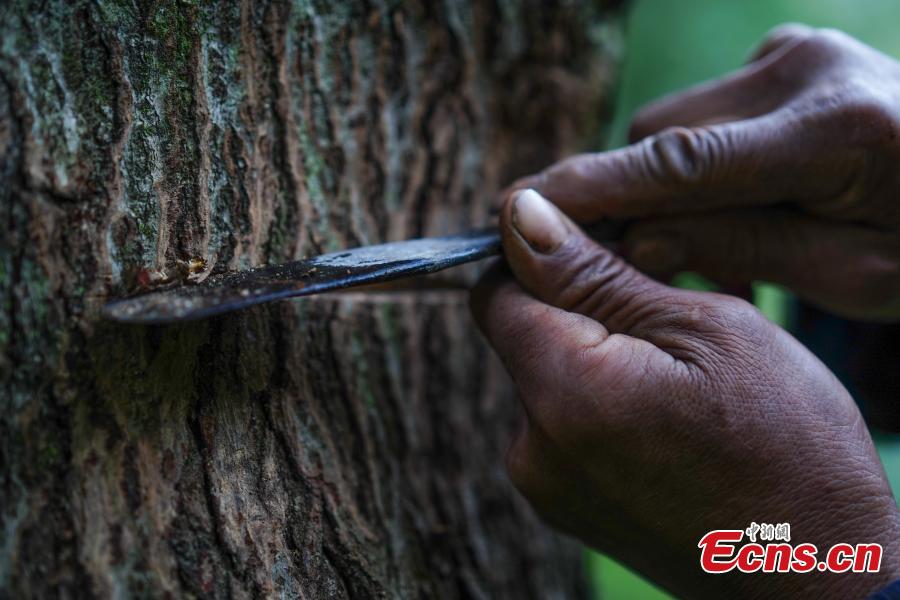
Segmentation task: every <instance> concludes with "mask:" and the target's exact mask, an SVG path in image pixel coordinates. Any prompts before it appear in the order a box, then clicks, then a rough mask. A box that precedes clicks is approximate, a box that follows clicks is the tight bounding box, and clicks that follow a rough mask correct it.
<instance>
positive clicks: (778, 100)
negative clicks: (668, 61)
mask: <svg viewBox="0 0 900 600" xmlns="http://www.w3.org/2000/svg"><path fill="white" fill-rule="evenodd" d="M765 68H766V65H764V64H759V63H754V64H751V65H748V66H746V67H744V68H743V69H740V70H738V71H736V72H735V73H732V74H730V75H727V76H725V77H723V78H721V79H717V80H715V81H709V82H705V83H701V84H699V85H696V86H693V87H690V88H688V89H686V90H684V91H681V92H678V93H675V94H671V95H669V96H666V97H664V98H661V99H659V100H656V101H654V102H651V103H649V104H647V105H646V106H644V107H643V108H641V109H640V110H639V111H638V112H637V114H636V115H635V117H634V119H633V120H632V122H631V127H630V128H629V130H628V140H629V142H631V143H634V142H636V141H638V140H642V139H644V138H645V137H647V136H649V135H653V134H654V133H658V132H660V131H662V130H663V129H666V128H667V127H676V126H681V127H699V126H701V125H712V124H715V123H726V122H729V121H741V120H744V119H750V118H753V117H758V116H760V115H763V114H766V113H768V112H770V111H772V110H774V109H776V108H778V107H779V106H780V105H781V104H782V103H783V102H784V101H785V100H786V99H787V98H788V97H789V96H790V94H791V92H792V87H793V86H791V85H790V83H789V82H787V81H771V80H769V81H766V73H765V71H764V69H765Z"/></svg>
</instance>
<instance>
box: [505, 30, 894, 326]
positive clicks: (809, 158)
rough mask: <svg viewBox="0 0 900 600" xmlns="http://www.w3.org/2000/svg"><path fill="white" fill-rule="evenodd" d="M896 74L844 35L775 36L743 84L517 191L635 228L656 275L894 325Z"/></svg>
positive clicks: (716, 89)
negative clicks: (786, 290)
mask: <svg viewBox="0 0 900 600" xmlns="http://www.w3.org/2000/svg"><path fill="white" fill-rule="evenodd" d="M898 134H900V64H898V63H897V62H896V61H894V60H893V59H891V58H889V57H887V56H885V55H883V54H881V53H879V52H877V51H875V50H873V49H872V48H869V47H868V46H865V45H863V44H861V43H860V42H858V41H856V40H854V39H852V38H850V37H848V36H846V35H845V34H843V33H840V32H837V31H830V30H813V29H810V28H807V27H804V26H799V25H788V26H782V27H780V28H778V29H776V30H775V31H773V32H772V33H771V34H770V36H769V37H768V39H767V40H766V41H764V42H763V43H762V44H761V46H760V47H759V49H758V50H757V51H756V52H755V54H754V56H753V58H752V59H751V61H750V63H749V64H748V65H747V66H745V67H744V68H743V69H741V70H739V71H737V72H736V73H733V74H731V75H729V76H727V77H724V78H723V79H721V80H718V81H714V82H711V83H706V84H702V85H699V86H697V87H695V88H692V89H689V90H687V91H685V92H682V93H678V94H675V95H673V96H670V97H668V98H664V99H662V100H660V101H657V102H655V103H652V104H651V105H649V106H647V107H645V108H644V109H643V110H641V111H640V112H639V113H638V115H637V116H636V117H635V119H634V122H633V124H632V127H631V138H632V141H637V140H640V141H639V142H637V143H634V144H633V145H631V146H628V147H626V148H623V149H620V150H617V151H614V152H608V153H599V154H585V155H579V156H574V157H571V158H569V159H567V160H564V161H562V162H560V163H558V164H556V165H554V166H552V167H550V168H549V169H547V170H545V171H544V172H542V173H539V174H538V175H536V176H533V177H528V178H525V179H523V180H521V181H518V182H516V183H515V184H514V186H513V187H514V188H524V187H532V188H535V189H537V190H539V191H540V192H541V193H543V194H544V195H545V196H546V197H547V198H550V199H551V200H552V201H553V202H554V203H556V204H557V205H558V206H559V207H560V208H562V209H563V211H564V212H566V213H567V214H569V215H570V216H572V217H573V218H574V219H575V220H577V221H579V222H589V221H592V220H596V219H598V218H600V217H604V216H616V217H643V218H645V219H644V220H642V221H641V222H640V223H639V224H638V225H637V226H636V227H634V228H632V230H631V232H630V235H629V236H628V240H627V241H628V243H627V247H626V250H625V251H626V254H627V255H628V256H629V258H630V259H631V260H632V261H633V262H634V263H635V264H636V265H637V266H639V267H640V268H642V269H643V270H645V271H648V272H651V273H655V274H658V275H659V274H666V273H670V272H674V271H679V270H693V271H698V272H700V273H702V274H704V275H706V276H708V277H710V278H711V279H713V280H716V281H718V282H721V283H723V284H727V285H732V284H742V283H747V282H750V281H753V280H766V281H773V282H776V283H780V284H783V285H785V286H788V287H790V288H791V289H792V290H794V291H795V292H796V293H797V294H799V295H800V296H801V297H802V298H804V299H805V300H807V301H809V302H811V303H813V304H815V305H818V306H820V307H821V308H824V309H826V310H829V311H831V312H834V313H836V314H839V315H841V316H849V317H855V318H863V319H881V320H896V319H897V318H900V202H898V194H900V135H898Z"/></svg>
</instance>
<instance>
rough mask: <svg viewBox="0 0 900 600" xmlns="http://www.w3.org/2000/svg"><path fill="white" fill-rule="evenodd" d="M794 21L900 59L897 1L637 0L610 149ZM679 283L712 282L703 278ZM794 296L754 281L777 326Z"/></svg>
mask: <svg viewBox="0 0 900 600" xmlns="http://www.w3.org/2000/svg"><path fill="white" fill-rule="evenodd" d="M791 21H794V22H801V23H806V24H808V25H813V26H816V27H834V28H837V29H841V30H843V31H846V32H847V33H849V34H851V35H853V36H855V37H857V38H859V39H861V40H863V41H864V42H866V43H868V44H870V45H872V46H874V47H876V48H878V49H879V50H881V51H883V52H885V53H887V54H890V55H891V56H894V57H900V36H898V35H897V23H900V2H897V1H896V0H753V1H747V0H680V1H678V2H674V1H672V0H634V7H633V11H632V15H631V18H630V20H629V31H628V39H627V44H628V46H627V57H626V64H625V69H624V71H623V74H622V81H621V86H620V88H619V97H618V101H617V111H616V117H615V120H614V122H613V125H612V131H611V137H610V147H617V146H621V145H623V144H625V143H626V137H627V132H628V123H629V121H630V119H631V115H632V114H633V113H634V111H635V110H636V109H637V108H639V107H640V106H641V105H642V104H644V103H646V102H648V101H650V100H653V99H654V98H658V97H660V96H662V95H664V94H666V93H668V92H671V91H674V90H677V89H680V88H683V87H685V86H687V85H691V84H693V83H697V82H700V81H703V80H706V79H711V78H715V77H718V76H720V75H723V74H725V73H727V72H728V71H731V70H734V69H736V68H738V67H739V66H740V65H741V64H742V63H743V62H744V60H745V59H746V57H747V56H748V55H749V53H750V51H751V49H752V48H753V47H754V46H755V45H756V44H757V43H758V42H759V41H760V39H762V37H763V36H764V35H765V33H766V32H767V31H768V30H769V29H771V28H772V27H774V26H776V25H778V24H781V23H785V22H791ZM679 283H680V284H682V285H689V286H691V287H700V286H703V285H705V284H704V283H703V282H701V281H698V280H697V279H696V278H693V279H690V278H685V279H682V280H681V281H680V282H679ZM788 297H789V296H788V295H787V293H786V292H784V291H783V290H781V289H780V288H777V287H776V286H771V285H766V284H757V285H754V300H755V301H756V303H757V306H759V307H760V309H762V310H763V312H765V313H766V315H767V316H768V317H769V318H770V319H772V320H773V321H775V322H776V323H780V324H785V323H786V321H787V318H788V313H789V306H788V300H787V298H788ZM876 442H877V445H878V449H879V452H880V453H881V456H882V460H883V462H884V464H885V468H886V470H887V472H888V476H889V477H890V479H891V482H892V485H893V487H894V490H895V493H897V492H898V491H900V441H898V438H896V437H888V436H878V437H877V438H876ZM723 525H726V524H723ZM734 525H735V526H738V525H741V524H740V523H736V524H734ZM698 558H699V557H698ZM587 561H588V567H589V570H590V572H591V578H592V583H593V585H594V589H595V590H596V591H597V595H598V596H599V597H602V598H603V599H604V600H622V599H628V600H635V599H637V600H644V599H646V600H655V599H662V598H669V597H670V596H668V595H667V594H665V593H663V592H661V591H659V590H658V589H656V588H654V587H652V586H651V585H650V584H648V583H646V582H645V581H644V580H642V579H640V578H639V577H637V576H636V575H633V574H632V573H631V572H629V571H628V570H627V569H625V568H624V567H622V566H621V565H619V564H617V563H615V562H614V561H612V560H610V559H609V558H606V557H603V556H599V555H597V554H594V553H588V555H587Z"/></svg>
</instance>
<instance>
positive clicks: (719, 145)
mask: <svg viewBox="0 0 900 600" xmlns="http://www.w3.org/2000/svg"><path fill="white" fill-rule="evenodd" d="M643 148H644V164H645V165H646V166H647V169H648V173H647V175H648V176H649V177H650V178H652V179H653V180H655V181H658V182H664V183H666V184H667V185H675V186H679V187H694V186H696V185H699V184H701V183H704V182H708V181H709V180H710V179H711V178H712V177H713V176H714V174H715V172H716V170H717V169H718V168H719V166H720V165H721V163H722V162H723V161H724V159H725V156H726V154H727V148H728V139H727V137H726V135H724V133H723V130H722V129H721V128H716V127H696V128H690V129H689V128H685V127H671V128H669V129H666V130H664V131H662V132H661V133H659V134H658V135H655V136H653V137H651V138H648V140H647V142H646V143H644V145H643Z"/></svg>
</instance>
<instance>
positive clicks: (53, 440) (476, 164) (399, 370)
mask: <svg viewBox="0 0 900 600" xmlns="http://www.w3.org/2000/svg"><path fill="white" fill-rule="evenodd" d="M614 4H616V5H617V4H618V3H603V2H597V1H594V2H591V1H565V2H563V1H560V2H537V1H535V2H525V3H523V2H519V1H516V0H491V1H475V2H471V3H470V2H455V1H451V0H447V1H446V2H432V1H421V0H419V1H412V2H388V1H383V0H372V1H369V2H363V1H360V2H350V1H324V0H322V1H317V0H296V1H295V2H293V3H282V2H258V3H257V2H250V1H247V0H244V1H241V2H237V1H234V2H232V1H222V2H218V3H209V4H206V3H198V2H195V1H193V0H180V1H169V0H158V1H156V2H145V1H142V0H125V1H117V0H95V1H92V2H87V1H79V2H66V1H62V0H47V1H44V2H34V3H29V2H13V1H9V2H4V3H2V7H0V157H2V164H0V169H2V170H0V381H2V391H0V465H2V475H0V477H2V487H0V537H2V539H0V596H9V597H28V596H30V597H36V596H54V595H64V596H82V595H99V596H128V595H136V596H154V597H155V596H164V595H167V594H172V595H176V596H183V595H196V596H216V597H228V596H235V597H246V596H259V595H278V596H282V597H288V598H293V597H297V598H330V597H348V596H350V597H398V596H402V597H442V598H448V597H469V596H473V597H484V598H487V597H515V598H521V597H529V596H530V597H541V598H550V597H557V596H565V597H575V596H578V595H581V594H583V593H584V586H583V584H582V580H581V574H580V560H579V550H578V548H577V547H576V546H575V545H574V544H572V543H569V542H567V541H565V540H561V539H560V538H558V537H556V536H555V535H554V534H552V533H551V532H549V531H548V530H547V529H546V528H545V527H544V526H543V525H541V524H540V523H539V522H538V521H537V519H536V518H535V517H534V515H533V514H532V513H531V512H530V510H529V509H528V507H527V506H525V504H524V502H523V501H522V500H521V499H520V498H518V497H517V496H516V495H515V493H514V492H513V491H512V490H511V488H510V487H509V485H508V483H507V481H506V478H505V476H504V473H503V468H502V453H503V448H504V445H505V443H506V441H507V439H508V435H509V430H510V428H511V427H513V426H514V425H515V420H516V407H515V403H514V401H513V400H512V397H511V389H510V386H509V383H508V381H507V379H506V377H505V375H504V374H503V372H502V369H501V368H500V367H499V365H498V364H497V363H496V361H495V360H494V359H493V358H492V357H491V355H490V352H489V350H488V349H487V348H486V347H485V346H484V345H483V343H482V342H481V341H480V340H479V339H478V338H477V334H476V333H475V331H474V329H473V327H472V325H471V323H470V322H469V317H468V314H467V309H466V306H465V294H464V293H463V292H451V291H430V292H427V293H422V294H403V293H393V294H385V293H379V294H375V293H357V294H347V295H340V296H328V297H321V298H314V299H310V300H304V301H294V302H283V303H279V304H275V305H269V306H264V307H260V308H257V309H253V310H248V311H245V312H243V313H240V314H234V315H230V316H226V317H223V318H218V319H213V320H209V321H205V322H198V323H194V324H190V325H187V326H179V327H165V328H162V327H159V328H141V327H124V326H116V325H112V324H109V323H104V322H101V321H99V320H98V318H97V309H98V307H99V306H100V305H101V304H102V303H103V302H104V301H105V300H106V299H108V298H109V297H111V296H116V295H122V294H125V293H130V292H133V291H135V290H137V289H140V288H142V287H148V286H153V285H157V284H160V283H162V282H163V281H166V280H168V279H172V278H174V279H176V280H177V279H178V278H179V277H181V276H182V275H183V273H182V271H181V270H180V269H179V267H178V265H179V261H188V260H190V259H192V258H200V259H203V260H205V261H206V264H207V265H208V266H209V268H211V269H214V270H215V271H221V270H226V269H238V268H245V267H248V266H251V265H257V264H262V263H266V262H274V261H283V260H287V259H292V258H297V257H302V256H305V255H309V254H314V253H319V252H323V251H331V250H335V249H338V248H341V247H344V246H348V245H357V244H365V243H374V242H378V241H383V240H387V239H400V238H404V237H408V236H417V235H421V234H440V233H450V232H454V231H457V230H460V229H462V228H464V227H466V226H469V225H473V224H481V223H484V222H486V221H487V220H488V216H487V206H488V204H489V201H490V199H491V197H492V194H493V193H494V192H495V191H496V190H497V189H498V187H499V186H500V185H501V184H503V183H505V182H506V181H507V180H509V179H510V178H512V177H514V176H516V175H519V174H521V173H523V172H526V171H530V170H532V169H536V168H539V167H541V166H543V165H545V164H546V163H548V162H550V161H551V160H553V159H554V158H556V157H558V156H559V155H561V154H562V153H565V152H570V151H572V150H575V149H577V148H578V147H579V146H580V145H583V144H584V143H585V140H590V139H591V137H592V136H594V135H595V134H596V133H597V128H598V126H599V125H600V121H601V120H602V117H601V115H602V114H603V109H604V101H605V100H606V99H607V98H608V97H609V96H610V85H611V82H612V74H613V66H614V65H615V62H616V59H617V58H618V54H619V33H620V18H621V9H620V8H619V7H618V6H614ZM170 285H171V284H170Z"/></svg>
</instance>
